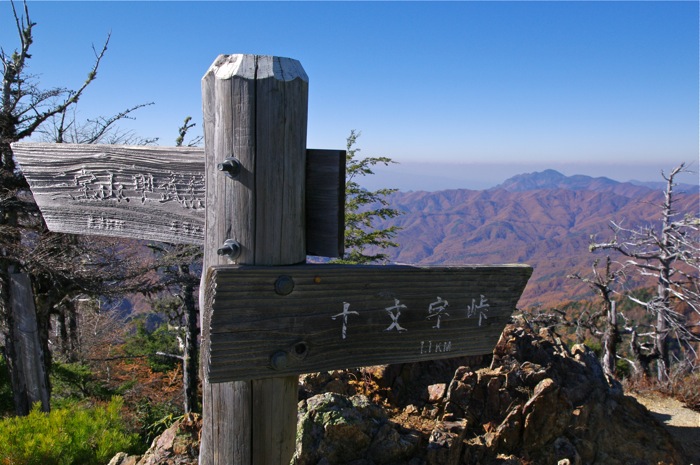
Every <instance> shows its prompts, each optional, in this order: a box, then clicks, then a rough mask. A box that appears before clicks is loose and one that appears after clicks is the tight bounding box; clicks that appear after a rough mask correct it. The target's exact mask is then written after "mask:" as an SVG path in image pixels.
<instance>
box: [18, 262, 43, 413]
mask: <svg viewBox="0 0 700 465" xmlns="http://www.w3.org/2000/svg"><path fill="white" fill-rule="evenodd" d="M10 295H11V296H12V318H13V326H14V328H13V329H14V330H13V337H14V340H13V341H11V343H12V344H13V346H14V350H15V353H16V354H17V357H16V361H17V363H18V365H19V370H17V373H18V378H19V379H18V380H17V381H18V383H19V386H16V387H15V396H17V395H20V396H22V395H24V396H25V397H24V398H22V399H21V400H20V402H19V403H18V405H19V404H22V405H24V406H26V411H27V413H28V412H29V410H31V408H32V404H34V403H35V402H41V409H42V410H43V411H44V412H48V411H49V387H48V384H47V380H48V377H47V376H46V369H45V367H44V352H43V350H42V348H41V342H40V341H39V328H38V326H37V321H36V309H35V307H34V292H33V291H32V282H31V280H30V278H29V275H28V274H26V273H12V274H10ZM23 393H26V394H23ZM22 413H23V414H26V413H24V412H22Z"/></svg>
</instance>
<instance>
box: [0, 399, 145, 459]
mask: <svg viewBox="0 0 700 465" xmlns="http://www.w3.org/2000/svg"><path fill="white" fill-rule="evenodd" d="M121 408H122V400H121V398H118V397H115V398H113V399H112V400H111V401H110V402H109V404H107V405H106V406H97V407H93V408H87V409H86V408H77V406H74V408H63V409H55V410H53V411H51V412H50V413H48V414H47V413H43V412H42V411H41V410H40V408H39V404H35V405H34V408H33V409H32V411H31V412H30V414H29V415H28V416H26V417H12V418H5V419H2V420H0V438H2V441H0V464H1V465H97V464H106V463H108V462H109V460H110V459H111V458H112V457H113V456H114V455H115V454H116V453H117V452H128V453H136V452H140V451H138V450H136V449H137V447H138V436H137V435H136V434H130V433H128V432H127V431H126V428H125V426H124V423H123V421H122V418H121Z"/></svg>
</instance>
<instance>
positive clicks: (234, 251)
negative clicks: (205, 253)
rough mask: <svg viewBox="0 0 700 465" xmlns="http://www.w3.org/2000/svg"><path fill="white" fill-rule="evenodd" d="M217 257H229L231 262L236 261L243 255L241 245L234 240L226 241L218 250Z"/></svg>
mask: <svg viewBox="0 0 700 465" xmlns="http://www.w3.org/2000/svg"><path fill="white" fill-rule="evenodd" d="M216 254H217V255H220V256H223V255H227V256H228V258H230V259H231V260H235V259H236V258H238V256H239V255H240V254H241V244H239V243H238V241H235V240H233V239H226V241H225V242H224V245H222V246H221V248H219V249H217V251H216Z"/></svg>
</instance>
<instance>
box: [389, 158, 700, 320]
mask: <svg viewBox="0 0 700 465" xmlns="http://www.w3.org/2000/svg"><path fill="white" fill-rule="evenodd" d="M679 191H680V189H679ZM686 192H688V191H687V190H686ZM662 200H663V193H662V191H661V190H652V189H650V188H648V187H645V186H638V185H634V184H631V183H620V182H617V181H613V180H611V179H608V178H592V177H589V176H583V175H577V176H568V177H567V176H564V175H562V174H561V173H558V172H556V171H554V170H546V171H544V172H539V173H528V174H522V175H518V176H514V177H512V178H510V179H508V180H506V181H505V182H504V183H502V184H501V185H499V186H497V187H495V188H492V189H488V190H483V191H474V190H459V189H458V190H446V191H438V192H424V191H419V192H397V193H395V194H393V195H392V196H391V197H390V199H389V201H390V204H391V205H392V206H393V207H394V208H397V209H399V210H400V211H402V212H403V215H401V216H400V217H398V218H396V219H393V220H391V221H387V222H384V223H383V224H382V226H388V225H390V224H395V225H397V226H400V227H401V228H402V230H401V231H400V232H399V234H398V236H397V241H398V242H399V244H400V247H399V248H398V249H397V250H395V251H392V252H391V253H390V257H391V259H392V260H394V261H397V262H401V263H414V264H423V265H438V264H445V265H447V264H449V265H457V264H477V263H481V264H499V263H528V264H530V265H532V266H533V267H534V273H533V276H532V278H531V280H530V283H529V284H528V287H527V289H526V291H525V294H524V296H523V299H522V300H521V305H523V306H530V305H534V304H536V303H538V302H540V303H543V304H547V303H553V302H560V301H564V300H568V299H571V298H576V297H581V296H583V295H588V291H587V289H586V287H585V286H582V285H580V284H579V283H577V282H574V281H572V280H568V279H567V278H566V275H567V274H570V273H573V272H575V271H581V272H582V273H587V272H589V270H590V265H591V263H592V262H593V260H594V259H595V257H596V256H603V255H602V254H595V255H594V254H591V253H589V251H588V246H589V244H590V242H591V237H592V236H595V237H596V238H597V240H601V241H602V240H605V239H607V238H609V237H611V236H612V232H611V230H610V228H609V226H610V222H611V221H613V220H615V221H616V222H618V223H621V224H622V225H623V226H625V227H629V228H632V227H635V226H638V225H641V224H649V223H656V222H658V219H659V207H658V206H657V205H660V202H661V201H662ZM699 200H700V199H699V196H698V193H697V190H695V191H694V192H692V193H685V194H679V195H678V196H677V202H678V203H677V204H676V206H677V207H678V209H679V210H680V211H685V212H696V213H697V211H698V208H699Z"/></svg>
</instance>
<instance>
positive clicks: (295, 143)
mask: <svg viewBox="0 0 700 465" xmlns="http://www.w3.org/2000/svg"><path fill="white" fill-rule="evenodd" d="M202 105H203V112H204V137H205V154H206V167H205V179H206V186H207V201H206V226H205V228H206V229H205V231H206V232H205V239H204V241H205V242H204V244H205V245H204V273H203V280H204V279H206V270H207V269H208V268H209V267H210V266H212V265H221V264H230V263H241V264H255V265H288V264H294V263H301V262H304V261H305V259H306V250H305V225H304V185H305V182H304V172H305V154H306V121H307V106H308V78H307V76H306V73H305V72H304V69H303V68H302V66H301V64H300V63H299V62H298V61H296V60H292V59H288V58H278V57H269V56H256V55H220V56H219V57H218V58H217V59H216V61H215V62H214V63H213V64H212V66H211V67H210V68H209V70H208V71H207V73H206V74H205V76H204V78H203V79H202ZM227 158H235V159H236V160H237V161H238V162H239V163H240V171H239V172H238V174H236V175H235V177H234V178H231V177H230V176H229V175H227V172H226V171H221V169H226V166H220V165H221V164H222V163H225V160H226V159H227ZM232 163H234V164H235V162H232ZM235 171H236V170H231V172H230V173H228V174H232V175H233V174H235ZM226 240H235V241H237V243H238V244H240V252H239V255H238V256H237V257H235V258H233V259H232V258H231V257H229V256H226V255H218V254H217V251H218V250H219V249H222V247H223V244H224V242H225V241H226ZM226 251H227V250H221V253H224V252H226ZM228 251H230V249H228ZM203 284H204V283H203ZM201 289H202V293H201V294H200V303H201V305H200V308H201V309H202V349H203V350H202V359H203V366H204V367H206V366H207V363H206V362H207V359H206V357H208V347H207V343H208V338H209V329H210V327H209V321H210V309H207V308H205V301H206V299H205V298H204V296H203V293H204V292H206V286H205V285H202V286H201ZM270 311H274V309H270ZM206 378H207V374H206V373H205V376H204V393H203V418H204V426H203V430H202V442H201V450H200V464H202V465H214V464H216V465H233V464H245V465H247V464H250V463H253V464H261V465H271V464H285V465H286V464H288V463H289V461H290V459H291V457H292V454H293V452H294V442H295V436H296V434H295V432H296V413H297V382H298V380H297V377H296V376H289V377H284V378H275V379H271V380H256V381H252V382H233V383H209V382H207V380H206Z"/></svg>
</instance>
